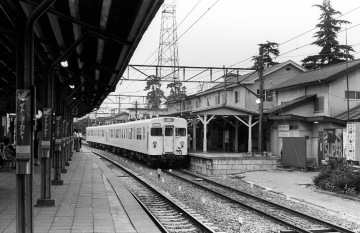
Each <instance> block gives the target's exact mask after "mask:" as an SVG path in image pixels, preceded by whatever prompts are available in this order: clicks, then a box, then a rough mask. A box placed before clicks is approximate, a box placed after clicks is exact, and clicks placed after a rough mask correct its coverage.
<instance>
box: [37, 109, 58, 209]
mask: <svg viewBox="0 0 360 233" xmlns="http://www.w3.org/2000/svg"><path fill="white" fill-rule="evenodd" d="M42 124H43V130H42V138H43V140H42V142H41V185H40V198H39V199H37V204H36V206H39V207H40V206H54V205H55V200H53V199H51V158H50V148H51V147H50V140H51V124H52V109H51V108H44V109H43V120H42Z"/></svg>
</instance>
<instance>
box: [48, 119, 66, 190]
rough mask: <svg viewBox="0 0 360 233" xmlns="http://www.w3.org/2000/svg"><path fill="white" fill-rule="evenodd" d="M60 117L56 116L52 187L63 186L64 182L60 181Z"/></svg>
mask: <svg viewBox="0 0 360 233" xmlns="http://www.w3.org/2000/svg"><path fill="white" fill-rule="evenodd" d="M61 127H62V119H61V116H56V126H55V155H54V180H52V181H51V184H52V185H63V184H64V181H63V180H61V139H62V138H61V131H62V130H61Z"/></svg>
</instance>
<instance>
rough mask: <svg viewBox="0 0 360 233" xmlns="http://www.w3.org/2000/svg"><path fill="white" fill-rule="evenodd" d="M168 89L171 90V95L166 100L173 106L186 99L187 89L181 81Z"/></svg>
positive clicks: (169, 85) (170, 84) (172, 84)
mask: <svg viewBox="0 0 360 233" xmlns="http://www.w3.org/2000/svg"><path fill="white" fill-rule="evenodd" d="M167 88H170V94H169V96H168V97H167V98H166V102H167V103H169V104H171V103H173V102H176V101H179V100H183V99H185V98H186V96H187V95H186V87H185V86H183V85H182V83H181V82H179V81H174V82H172V83H169V84H168V85H167Z"/></svg>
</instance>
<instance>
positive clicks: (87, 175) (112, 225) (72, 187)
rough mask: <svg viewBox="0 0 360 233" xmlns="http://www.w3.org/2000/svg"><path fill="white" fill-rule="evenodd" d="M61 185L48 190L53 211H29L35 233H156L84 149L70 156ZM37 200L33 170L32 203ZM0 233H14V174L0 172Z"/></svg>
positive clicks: (37, 185) (125, 192)
mask: <svg viewBox="0 0 360 233" xmlns="http://www.w3.org/2000/svg"><path fill="white" fill-rule="evenodd" d="M61 178H62V180H63V181H64V184H63V185H61V186H51V194H52V197H51V198H52V199H54V200H55V206H53V207H34V208H33V217H34V221H33V223H34V224H33V225H34V232H37V233H41V232H54V233H55V232H59V233H60V232H120V233H137V232H140V233H145V232H146V233H157V232H160V231H159V230H158V229H157V227H156V226H155V224H154V223H153V222H152V220H151V219H150V218H149V217H148V215H147V214H146V213H145V211H144V210H143V209H142V207H141V206H140V205H139V204H138V202H137V201H136V200H135V198H134V197H133V196H132V195H131V193H130V192H129V191H128V190H127V189H126V188H125V186H124V185H123V184H122V183H121V182H120V181H119V180H118V179H117V177H116V175H115V174H114V173H113V172H111V171H110V169H109V168H108V167H107V166H106V165H105V164H104V163H103V162H102V160H100V159H99V158H98V157H97V156H96V155H94V154H93V153H91V152H90V151H89V150H88V149H86V148H84V147H83V148H82V149H81V151H80V152H74V154H73V157H72V160H71V162H70V166H69V167H67V173H64V174H62V177H61ZM38 198H40V167H34V179H33V203H34V205H35V204H36V201H37V199H38ZM0 232H9V233H10V232H16V175H15V170H10V171H6V170H0Z"/></svg>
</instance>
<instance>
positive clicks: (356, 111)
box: [334, 105, 360, 120]
mask: <svg viewBox="0 0 360 233" xmlns="http://www.w3.org/2000/svg"><path fill="white" fill-rule="evenodd" d="M334 118H336V119H339V120H347V119H348V111H347V110H346V111H345V112H343V113H340V114H339V115H337V116H335V117H334ZM359 118H360V105H358V106H356V107H354V108H352V109H349V120H357V119H359Z"/></svg>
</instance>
